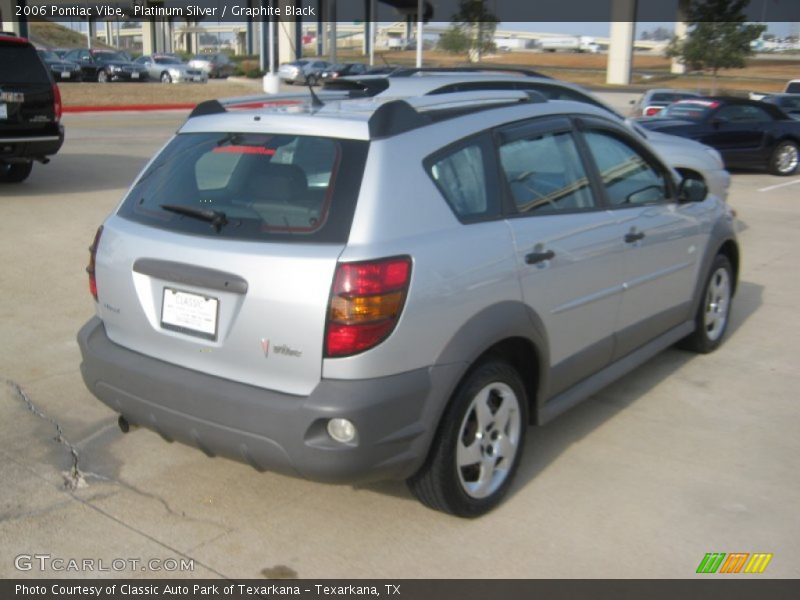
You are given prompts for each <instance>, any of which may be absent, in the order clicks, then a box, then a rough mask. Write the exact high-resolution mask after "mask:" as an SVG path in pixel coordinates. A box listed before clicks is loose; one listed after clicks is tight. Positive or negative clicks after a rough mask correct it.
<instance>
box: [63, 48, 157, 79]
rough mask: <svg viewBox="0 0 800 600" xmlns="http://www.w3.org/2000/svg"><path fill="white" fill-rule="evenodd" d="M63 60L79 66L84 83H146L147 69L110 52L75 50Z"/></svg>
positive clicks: (116, 53) (68, 53)
mask: <svg viewBox="0 0 800 600" xmlns="http://www.w3.org/2000/svg"><path fill="white" fill-rule="evenodd" d="M64 60H68V61H70V62H75V63H78V64H79V65H80V66H81V71H82V73H83V80H84V81H97V82H99V83H106V82H109V81H147V79H148V75H147V69H145V68H144V67H142V66H140V65H137V64H136V63H132V62H130V61H129V60H127V59H126V58H125V57H124V56H123V55H122V54H120V53H119V52H113V51H111V50H87V49H86V48H76V49H75V50H70V51H69V52H67V53H66V54H65V55H64Z"/></svg>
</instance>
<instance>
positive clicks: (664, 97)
mask: <svg viewBox="0 0 800 600" xmlns="http://www.w3.org/2000/svg"><path fill="white" fill-rule="evenodd" d="M694 97H695V95H694V94H681V93H673V92H658V93H656V94H653V95H652V96H651V97H650V102H665V103H670V102H677V101H678V100H685V99H686V98H694Z"/></svg>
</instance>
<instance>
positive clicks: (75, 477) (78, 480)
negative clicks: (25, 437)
mask: <svg viewBox="0 0 800 600" xmlns="http://www.w3.org/2000/svg"><path fill="white" fill-rule="evenodd" d="M6 384H7V385H8V386H9V387H10V388H11V390H12V391H13V392H14V395H15V396H16V397H17V398H18V399H19V400H21V401H22V402H23V403H24V404H25V406H26V407H27V409H28V410H29V411H30V412H32V413H33V414H34V415H36V416H37V417H39V418H40V419H44V420H45V421H47V422H48V423H51V424H52V425H53V426H54V427H55V428H56V436H55V437H54V438H53V439H54V440H55V441H56V442H58V443H59V444H61V445H62V446H64V447H65V448H67V450H69V453H70V455H71V457H72V467H71V468H70V470H69V471H66V472H64V473H62V475H63V476H64V487H65V488H66V489H68V490H77V489H78V488H83V487H86V486H87V485H88V484H87V483H86V478H85V477H84V475H83V473H82V472H81V470H80V456H79V453H78V449H77V448H76V447H75V446H74V445H73V444H71V443H70V441H69V440H68V439H67V438H66V437H64V430H63V429H62V428H61V424H60V423H59V422H58V421H56V420H55V419H54V418H52V417H50V416H48V415H46V414H45V413H44V412H42V411H41V410H39V409H38V408H36V405H35V404H34V403H33V401H32V400H31V399H30V397H29V396H28V394H27V393H26V392H25V390H23V389H22V386H20V385H19V384H18V383H17V382H16V381H12V380H11V379H6Z"/></svg>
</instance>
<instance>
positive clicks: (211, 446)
mask: <svg viewBox="0 0 800 600" xmlns="http://www.w3.org/2000/svg"><path fill="white" fill-rule="evenodd" d="M78 344H79V346H80V349H81V354H82V356H83V362H82V363H81V373H82V375H83V379H84V382H85V383H86V386H87V387H88V388H89V390H90V391H91V392H92V393H93V394H94V395H95V396H96V397H97V398H98V399H100V400H101V401H102V402H103V403H105V404H106V405H108V406H109V407H110V408H111V409H112V410H114V411H116V412H118V413H119V414H121V415H122V416H124V417H125V418H126V419H127V420H128V421H129V422H130V423H132V424H135V425H140V426H142V427H146V428H148V429H152V430H153V431H155V432H157V433H159V434H160V435H161V436H162V437H164V438H165V439H167V440H169V441H173V440H174V441H179V442H183V443H185V444H188V445H191V446H194V447H197V448H199V449H201V450H203V451H204V452H205V453H206V454H208V455H210V456H217V455H219V456H225V457H228V458H232V459H234V460H238V461H241V462H245V463H248V464H250V465H251V466H253V467H254V468H256V469H258V470H261V471H263V470H270V471H277V472H281V473H285V474H288V475H295V476H300V477H304V478H307V479H312V480H316V481H324V482H331V483H356V482H363V481H372V480H380V479H404V478H406V477H409V476H410V475H412V474H413V473H414V472H415V471H416V470H417V469H418V468H419V467H420V466H421V464H422V462H423V461H424V460H425V456H426V455H427V451H428V448H429V445H430V442H431V440H432V438H433V434H434V433H435V427H436V424H437V422H438V419H439V416H440V414H441V412H442V410H443V409H444V405H445V404H446V402H447V399H448V398H449V396H450V393H451V391H452V389H453V387H454V386H455V385H456V382H457V380H458V378H459V377H460V376H461V374H462V373H463V370H464V365H462V364H454V365H446V366H438V367H431V368H427V369H418V370H415V371H410V372H407V373H402V374H399V375H393V376H389V377H381V378H376V379H365V380H354V381H350V380H347V381H346V380H330V379H323V380H321V381H320V383H319V385H318V386H317V387H316V388H315V390H314V391H313V392H312V393H311V394H310V395H308V396H293V395H289V394H283V393H279V392H274V391H270V390H265V389H261V388H257V387H253V386H249V385H245V384H241V383H236V382H233V381H229V380H225V379H221V378H218V377H213V376H210V375H206V374H204V373H200V372H198V371H192V370H189V369H185V368H183V367H179V366H176V365H172V364H169V363H166V362H163V361H160V360H156V359H153V358H150V357H148V356H145V355H142V354H139V353H137V352H133V351H131V350H128V349H126V348H124V347H122V346H119V345H117V344H115V343H114V342H112V341H111V340H109V339H108V337H107V335H106V332H105V327H104V326H103V323H102V321H100V319H98V318H92V319H91V320H90V321H89V322H88V323H86V325H84V326H83V328H82V329H81V330H80V332H79V333H78ZM333 417H343V418H347V419H350V420H351V421H352V422H353V423H354V424H355V425H356V427H357V429H358V436H357V438H356V441H355V443H353V444H352V445H344V444H340V443H337V442H334V441H333V440H332V439H331V438H330V437H329V436H328V434H327V432H326V425H327V421H328V420H329V419H331V418H333Z"/></svg>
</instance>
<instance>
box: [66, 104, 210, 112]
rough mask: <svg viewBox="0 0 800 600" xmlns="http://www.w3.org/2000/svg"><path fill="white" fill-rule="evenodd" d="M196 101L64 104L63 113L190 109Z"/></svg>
mask: <svg viewBox="0 0 800 600" xmlns="http://www.w3.org/2000/svg"><path fill="white" fill-rule="evenodd" d="M195 106H197V104H196V103H190V104H120V105H116V106H107V105H104V106H65V107H64V109H63V112H65V113H89V112H123V111H128V112H130V111H154V110H191V109H193V108H194V107H195Z"/></svg>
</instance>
